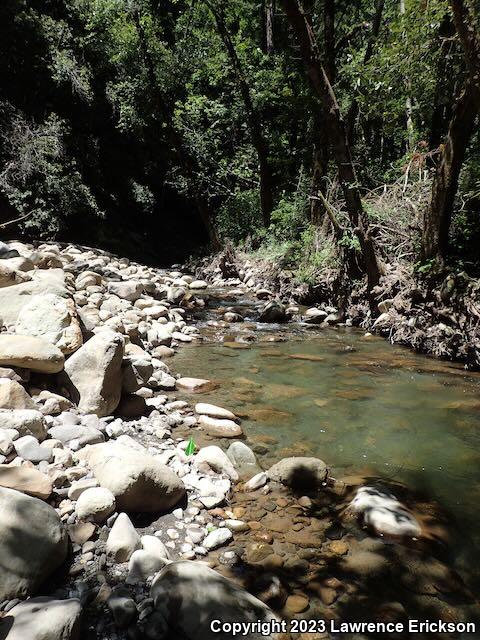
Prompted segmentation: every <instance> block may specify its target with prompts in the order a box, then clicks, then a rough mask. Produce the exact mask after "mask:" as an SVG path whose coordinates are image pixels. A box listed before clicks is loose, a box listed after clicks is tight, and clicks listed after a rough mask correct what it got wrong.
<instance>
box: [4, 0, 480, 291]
mask: <svg viewBox="0 0 480 640" xmlns="http://www.w3.org/2000/svg"><path fill="white" fill-rule="evenodd" d="M375 4H376V3H372V2H371V1H370V0H368V1H367V0H360V1H359V2H355V3H351V2H348V1H347V0H338V1H337V2H335V3H334V5H335V12H336V14H335V40H336V49H335V67H336V73H335V78H334V89H335V94H336V96H337V98H338V102H339V105H340V108H341V111H342V113H343V114H344V115H345V116H348V114H349V113H355V109H353V110H352V107H356V117H355V119H354V120H353V121H352V122H348V124H349V126H350V128H351V131H350V133H353V137H352V140H353V141H354V142H353V145H352V147H353V148H352V155H353V158H354V162H355V166H356V169H357V175H358V183H359V185H360V187H361V189H362V190H364V193H365V195H367V190H369V189H377V188H378V187H379V186H380V185H383V184H384V183H386V182H388V183H394V184H396V183H397V181H398V180H399V178H401V177H402V176H403V175H405V172H406V171H407V170H408V171H409V174H408V176H407V178H408V180H407V182H408V181H410V182H413V181H415V180H418V182H419V183H421V182H422V181H425V180H426V178H428V176H429V175H430V176H431V174H432V171H433V168H434V165H435V162H436V161H437V159H438V156H436V155H435V149H436V147H438V145H439V143H440V142H441V140H442V138H443V136H444V135H445V132H446V130H447V127H448V118H449V114H450V111H451V105H452V102H453V98H454V94H455V91H456V90H457V89H458V87H459V86H460V85H461V82H462V80H463V77H464V75H465V65H464V62H463V54H462V50H461V47H460V46H459V43H458V41H457V39H456V38H455V37H454V31H453V30H452V29H453V27H452V24H451V17H450V9H449V2H448V0H429V2H418V1H417V0H405V12H403V13H402V12H401V11H400V4H399V3H398V2H393V3H390V2H386V3H385V8H384V13H383V16H382V20H381V24H380V31H379V34H378V37H376V39H375V40H372V20H373V11H374V5H375ZM218 7H220V8H221V9H222V10H223V18H224V23H225V28H226V29H227V31H228V34H229V37H230V39H231V42H232V44H233V46H234V49H235V52H236V56H237V58H238V62H239V65H240V68H241V75H242V77H243V79H244V81H245V83H246V85H247V86H248V90H249V93H250V96H251V100H252V104H253V110H254V112H255V116H256V118H257V119H258V122H259V125H260V129H261V132H262V134H263V137H264V139H265V142H266V147H267V150H268V159H269V163H270V166H271V168H272V173H273V196H274V210H273V212H272V216H271V225H270V227H269V228H268V229H264V228H263V223H262V216H261V215H260V197H259V161H258V155H257V152H256V149H255V146H254V144H253V141H252V131H251V117H252V114H251V113H249V112H248V109H246V105H245V100H244V96H243V95H242V91H241V86H240V84H239V81H238V74H237V73H236V72H235V66H234V65H233V64H232V60H231V58H230V56H229V54H228V50H227V49H226V47H225V43H224V41H223V40H222V37H221V34H220V33H219V31H218V28H217V25H216V22H215V19H214V16H213V15H212V13H211V10H210V8H209V6H208V4H207V3H206V2H204V1H203V0H198V1H196V2H187V0H165V2H161V3H153V2H151V0H135V1H133V0H69V1H68V2H67V1H66V0H57V1H56V2H52V0H45V2H42V3H31V2H28V0H5V1H4V2H3V3H1V4H0V138H1V141H2V147H1V148H0V189H1V191H2V194H0V195H3V196H4V197H6V198H7V200H8V201H9V202H10V204H11V205H13V206H14V207H15V209H17V210H18V212H19V213H29V214H31V215H30V217H29V218H28V220H27V221H26V223H25V224H26V226H28V227H29V228H30V233H31V234H32V235H43V236H53V235H59V234H60V235H62V234H63V235H68V234H69V230H70V229H72V228H74V227H76V228H83V227H85V220H88V221H93V220H101V219H103V218H105V219H106V220H108V221H109V223H110V224H112V226H115V225H116V223H117V222H118V221H119V220H120V221H122V223H125V224H127V225H129V226H130V228H134V229H135V230H136V231H137V225H140V226H139V229H138V232H139V233H140V235H141V234H142V233H143V236H144V237H145V236H148V237H151V236H152V234H151V233H150V232H149V231H150V229H149V224H151V223H152V221H155V222H156V223H157V224H158V226H159V227H160V228H163V226H165V225H164V224H163V223H164V222H168V221H170V220H171V219H172V218H175V214H176V211H172V210H171V209H170V208H169V206H168V204H166V203H165V198H166V194H168V195H170V196H171V194H173V199H174V201H175V203H177V202H179V201H180V202H182V203H185V204H184V206H185V208H186V209H188V210H189V211H192V212H193V214H192V216H193V215H195V212H197V205H198V202H199V201H201V202H203V203H206V206H207V207H208V208H209V209H210V210H211V211H212V212H213V214H214V218H215V224H216V226H217V231H218V233H219V235H220V237H221V238H223V239H229V240H231V241H233V242H234V243H235V244H240V245H243V246H245V247H253V248H255V249H256V250H258V251H260V252H263V253H264V254H265V255H268V256H275V257H277V258H278V259H281V260H282V261H283V263H284V264H285V265H286V266H288V267H291V268H292V267H293V268H294V269H297V270H298V272H299V274H300V277H302V278H303V279H305V280H307V281H308V280H309V279H312V278H314V277H315V274H316V273H317V272H318V270H321V269H324V268H330V267H331V266H332V265H335V263H336V260H337V259H338V258H337V251H336V249H335V248H334V245H333V243H332V241H331V240H330V239H329V238H330V231H329V230H328V225H326V227H325V228H326V232H324V233H323V234H322V233H320V232H319V230H317V229H314V228H313V227H312V226H311V225H310V223H309V222H308V219H309V212H308V209H309V195H310V193H311V175H312V167H313V162H312V158H313V153H312V150H313V145H314V142H315V139H316V133H318V132H316V131H315V127H316V126H318V116H319V114H320V113H321V112H320V110H319V105H318V102H317V98H316V96H315V95H314V93H313V92H312V90H311V87H310V85H309V83H308V81H307V78H306V74H305V69H304V67H303V65H302V62H301V60H300V59H299V56H298V55H297V54H296V53H295V49H294V48H293V47H292V44H293V43H294V40H293V39H292V34H291V32H290V30H289V28H288V23H287V20H286V19H285V16H283V15H282V11H281V8H280V7H279V6H278V7H277V11H276V14H275V19H274V43H275V50H274V52H273V53H267V52H266V51H265V46H264V39H265V22H264V12H263V9H262V3H259V2H258V1H257V0H232V1H231V2H228V3H226V2H221V3H220V2H219V3H218ZM324 9H325V5H324V3H323V2H321V1H320V0H315V1H314V2H312V3H311V10H309V14H310V15H311V18H312V23H313V29H314V31H315V34H316V36H317V38H318V42H319V44H320V48H321V53H322V54H324V55H325V57H327V54H328V52H327V51H326V42H327V40H326V33H325V21H324ZM368 47H370V48H369V49H368ZM367 50H369V51H370V53H371V55H370V57H369V58H368V59H366V52H367ZM407 101H409V103H410V104H411V113H410V114H409V115H410V116H411V122H412V129H411V130H408V129H407V106H406V105H407ZM320 126H321V127H323V126H325V125H324V123H320ZM478 149H479V145H478V137H477V139H476V142H474V144H472V146H471V149H470V150H469V153H468V156H467V159H466V162H465V165H464V169H463V171H462V176H461V183H460V193H459V197H458V200H457V202H456V209H457V212H458V213H457V215H455V216H454V219H453V248H454V251H455V253H456V255H458V256H464V257H465V258H466V259H468V260H472V261H473V260H477V258H476V257H475V255H474V254H475V250H474V249H475V246H476V245H478V241H480V224H479V222H478V212H479V210H480V196H479V194H480V178H479V176H480V157H479V155H478ZM429 152H432V153H430V155H429ZM422 159H423V160H422ZM327 174H328V175H327V176H325V180H326V183H327V184H328V185H332V194H331V197H332V198H333V202H335V203H336V204H337V201H338V209H339V210H342V209H343V203H342V196H341V193H340V190H339V189H337V188H336V185H337V175H336V174H337V172H336V168H335V163H334V162H333V158H332V157H331V158H330V163H329V165H328V171H327ZM329 197H330V195H329ZM424 197H425V196H424ZM402 198H403V200H404V201H406V194H405V193H404V192H403V191H402V193H401V196H400V198H399V203H398V204H397V205H395V204H392V203H387V204H385V203H384V202H383V200H382V202H380V200H381V199H380V198H379V199H378V202H376V201H375V198H368V199H367V209H368V214H369V216H370V217H371V219H372V220H373V223H374V224H376V225H378V226H379V227H384V228H387V227H390V228H395V227H399V228H400V229H401V230H402V231H403V232H404V233H406V231H408V230H409V229H410V227H412V226H413V225H418V220H419V215H420V214H416V216H415V215H414V214H413V213H412V207H408V206H403V204H404V202H402ZM167 199H168V198H167ZM414 205H415V207H416V208H417V210H418V212H420V213H421V208H422V206H423V201H422V203H420V200H415V203H414ZM197 215H198V214H197ZM414 218H415V219H414ZM199 219H200V217H199ZM341 222H342V224H343V225H344V227H345V228H346V231H345V234H344V236H343V239H342V241H341V244H343V246H344V247H345V248H349V249H357V248H358V240H357V237H356V236H355V235H354V233H353V231H352V230H351V229H350V225H349V223H348V221H347V220H346V219H342V221H341ZM142 225H144V226H142ZM182 231H183V229H182ZM392 238H395V235H392ZM392 242H393V241H392ZM409 249H410V247H409ZM387 253H389V247H387Z"/></svg>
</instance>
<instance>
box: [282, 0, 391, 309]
mask: <svg viewBox="0 0 480 640" xmlns="http://www.w3.org/2000/svg"><path fill="white" fill-rule="evenodd" d="M283 5H284V7H285V12H286V14H287V17H288V19H289V22H290V24H291V26H292V28H293V31H294V32H295V34H296V37H297V39H298V42H299V45H300V51H301V55H302V59H303V63H304V65H305V68H306V71H307V74H308V76H309V78H310V81H311V83H312V86H313V88H314V90H315V92H316V93H317V95H318V97H319V98H320V100H321V101H322V103H323V105H324V108H325V110H326V111H327V112H328V114H329V122H330V141H331V144H332V149H333V155H334V157H335V161H336V164H337V170H338V177H339V180H340V184H341V187H342V191H343V195H344V198H345V204H346V207H347V212H348V215H349V218H350V222H351V224H352V226H353V228H354V230H355V233H356V234H357V237H358V240H359V243H360V248H361V254H362V258H363V262H364V269H365V271H366V274H367V283H368V296H369V301H370V306H371V309H372V311H377V306H376V303H375V296H374V294H373V289H374V287H376V286H377V285H378V283H379V281H380V276H381V275H382V267H381V264H380V261H379V259H378V257H377V250H376V246H375V242H374V239H373V237H372V235H371V233H370V228H369V221H368V216H367V213H366V211H365V210H364V208H363V205H362V199H361V197H360V191H359V189H358V184H357V177H356V175H355V169H354V167H353V162H352V158H351V154H350V147H349V145H348V140H347V135H346V130H345V125H344V122H343V119H342V115H341V112H340V108H339V106H338V102H337V99H336V96H335V93H334V91H333V88H332V85H331V83H330V81H329V79H328V75H327V73H326V71H325V69H324V67H323V64H322V61H321V58H320V53H319V49H318V44H317V41H316V38H315V34H314V33H313V29H312V27H311V25H310V23H309V22H308V20H307V18H306V16H305V13H304V11H303V7H302V5H301V2H300V0H283Z"/></svg>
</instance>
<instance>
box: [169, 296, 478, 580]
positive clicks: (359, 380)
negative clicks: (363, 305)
mask: <svg viewBox="0 0 480 640" xmlns="http://www.w3.org/2000/svg"><path fill="white" fill-rule="evenodd" d="M249 304H252V301H251V300H249V299H248V298H247V299H243V300H240V301H239V300H236V301H235V305H234V308H235V309H236V310H239V307H241V308H242V309H243V313H244V315H246V316H247V322H244V323H236V324H231V325H228V326H226V325H225V324H224V323H222V322H221V321H220V322H218V319H219V316H220V317H221V314H222V313H223V311H224V310H225V308H227V306H228V305H232V301H231V300H230V299H229V297H227V299H226V300H225V299H222V297H221V296H220V295H218V296H217V297H213V298H211V299H210V300H209V301H208V303H207V310H206V311H205V312H203V313H202V315H201V320H202V322H201V323H200V324H201V327H202V336H203V342H201V343H194V344H191V345H186V346H185V347H184V348H182V349H181V350H180V352H179V353H178V354H177V356H176V358H175V367H176V370H177V371H180V372H188V375H192V376H198V377H207V378H209V379H211V380H212V381H214V382H215V383H217V385H218V387H217V388H216V389H215V390H213V391H210V392H208V393H205V394H202V396H201V399H202V401H205V402H212V403H214V404H219V405H221V406H226V407H228V408H230V409H231V410H232V411H234V412H236V413H237V414H238V415H239V416H240V417H242V427H243V430H244V433H245V437H246V439H247V442H249V443H250V444H255V446H256V448H257V451H258V452H259V453H260V454H263V455H261V461H262V464H263V465H264V466H265V468H268V466H269V465H270V464H272V463H273V462H276V461H278V460H279V459H281V458H283V457H286V456H292V455H304V456H305V455H306V456H316V457H319V458H322V459H323V460H324V461H325V462H326V463H327V464H328V465H329V466H330V467H331V473H332V475H333V476H334V477H337V478H342V477H345V476H351V475H355V476H357V475H362V476H365V477H369V478H381V479H386V480H393V481H396V482H401V483H404V484H406V485H407V486H408V487H409V488H410V489H411V490H412V491H414V492H416V493H417V494H418V495H421V496H422V497H423V498H425V497H427V498H428V499H429V500H432V501H436V502H438V503H439V505H441V508H442V509H443V511H444V512H445V513H446V514H447V516H448V520H449V526H451V528H452V529H453V530H454V531H455V532H456V533H455V535H454V536H453V552H454V556H455V557H454V562H455V565H456V566H457V568H459V569H461V570H462V573H465V572H467V573H468V574H469V577H470V579H475V578H477V577H478V576H477V575H474V574H473V572H474V571H475V570H474V569H472V567H473V566H475V565H476V564H478V563H476V562H474V561H475V560H476V559H478V549H479V548H480V540H479V535H478V531H479V530H480V527H479V524H480V522H479V521H480V515H479V510H478V499H479V496H480V397H479V385H480V376H479V375H478V374H472V373H470V372H467V371H465V370H464V369H463V368H462V366H460V365H457V364H454V363H448V362H442V361H439V360H435V359H433V358H428V357H425V356H421V355H417V354H414V353H412V352H411V351H410V350H408V349H406V348H403V347H399V346H394V345H390V344H389V343H388V342H386V341H385V340H384V339H382V338H380V337H376V336H368V337H366V336H365V334H364V332H362V331H361V330H358V329H354V328H345V327H343V328H320V327H318V328H317V327H305V326H302V325H300V324H295V323H288V324H286V325H265V324H260V323H255V322H248V311H247V310H248V305H249ZM246 311H247V313H245V312H246ZM254 315H255V314H254V311H253V312H252V313H251V317H254Z"/></svg>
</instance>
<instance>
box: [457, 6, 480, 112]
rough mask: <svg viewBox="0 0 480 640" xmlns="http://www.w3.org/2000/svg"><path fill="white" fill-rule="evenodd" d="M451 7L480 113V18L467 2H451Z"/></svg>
mask: <svg viewBox="0 0 480 640" xmlns="http://www.w3.org/2000/svg"><path fill="white" fill-rule="evenodd" d="M450 5H451V7H452V12H453V21H454V23H455V29H456V30H457V33H458V36H459V38H460V42H461V43H462V47H463V51H464V54H465V60H466V62H467V66H468V72H469V75H470V80H471V91H472V97H473V99H474V100H475V102H476V105H477V109H478V110H479V111H480V40H479V38H478V36H477V31H476V28H478V19H479V16H476V15H474V13H473V10H472V8H471V7H469V6H468V5H467V3H466V2H465V0H450Z"/></svg>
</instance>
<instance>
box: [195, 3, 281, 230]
mask: <svg viewBox="0 0 480 640" xmlns="http://www.w3.org/2000/svg"><path fill="white" fill-rule="evenodd" d="M206 5H207V6H208V8H209V9H210V11H211V13H212V15H213V17H214V19H215V24H216V25H217V30H218V33H219V35H220V37H221V39H222V42H223V44H224V47H225V49H226V51H227V54H228V57H229V58H230V62H231V64H232V67H233V70H234V72H235V77H236V79H237V84H238V87H239V90H240V94H241V96H242V99H243V103H244V106H245V112H246V119H247V125H248V128H249V131H250V137H251V140H252V144H253V146H254V148H255V151H256V152H257V158H258V166H259V182H260V208H261V211H262V218H263V224H264V226H265V227H268V226H269V225H270V217H271V213H272V210H273V177H272V170H271V167H270V161H269V149H268V144H267V141H266V139H265V136H264V135H263V130H262V123H261V120H260V115H259V114H258V112H257V110H256V109H255V107H254V105H253V100H252V95H251V93H250V87H249V86H248V82H247V79H246V77H245V74H244V73H243V68H242V65H241V62H240V59H239V57H238V55H237V51H236V49H235V45H234V44H233V41H232V39H231V37H230V33H229V32H228V29H227V25H226V23H225V18H224V16H223V13H222V12H221V10H220V9H218V8H216V7H215V6H214V5H213V3H212V2H210V1H209V0H207V1H206Z"/></svg>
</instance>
